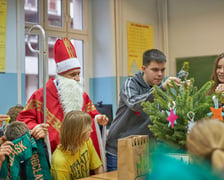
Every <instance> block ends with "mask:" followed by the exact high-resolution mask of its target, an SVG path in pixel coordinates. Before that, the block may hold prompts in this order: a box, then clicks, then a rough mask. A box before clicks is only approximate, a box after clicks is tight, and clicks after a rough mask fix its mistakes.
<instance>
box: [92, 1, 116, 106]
mask: <svg viewBox="0 0 224 180" xmlns="http://www.w3.org/2000/svg"><path fill="white" fill-rule="evenodd" d="M89 7H90V8H89V9H90V11H89V28H90V31H89V32H90V36H89V41H90V43H89V44H90V51H89V52H90V56H89V57H90V59H91V60H90V62H91V63H90V67H91V68H89V69H91V70H90V79H89V86H90V88H89V89H90V93H89V94H90V97H91V99H92V101H93V103H94V104H97V102H100V101H103V104H112V105H113V109H116V104H117V102H116V97H117V94H116V59H115V32H114V30H115V28H114V26H115V24H114V23H115V22H114V1H111V0H94V1H89Z"/></svg>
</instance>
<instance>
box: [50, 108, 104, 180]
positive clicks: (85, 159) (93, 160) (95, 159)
mask: <svg viewBox="0 0 224 180" xmlns="http://www.w3.org/2000/svg"><path fill="white" fill-rule="evenodd" d="M91 126H92V118H91V117H90V115H89V114H87V113H85V112H81V111H70V112H68V113H67V114H66V116H65V118H64V121H63V123H62V126H61V129H60V144H59V145H58V147H57V149H56V150H55V152H54V153H53V156H52V161H51V174H52V178H53V179H67V180H68V179H78V178H83V177H87V176H89V175H90V170H93V171H94V173H95V174H99V173H102V172H103V166H102V162H101V160H100V158H99V156H98V155H97V153H96V150H95V148H94V146H93V144H92V140H91V139H90V135H91V132H92V128H91Z"/></svg>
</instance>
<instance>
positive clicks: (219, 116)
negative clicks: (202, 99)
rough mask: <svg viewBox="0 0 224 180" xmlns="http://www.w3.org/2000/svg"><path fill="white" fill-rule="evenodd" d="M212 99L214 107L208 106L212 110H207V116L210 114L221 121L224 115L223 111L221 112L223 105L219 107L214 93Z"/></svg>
mask: <svg viewBox="0 0 224 180" xmlns="http://www.w3.org/2000/svg"><path fill="white" fill-rule="evenodd" d="M212 99H213V102H214V105H215V108H213V107H210V109H211V111H212V112H209V113H208V116H212V118H213V119H219V120H221V121H223V115H224V113H223V112H222V109H223V107H220V108H219V100H218V98H217V97H216V96H215V95H214V96H213V97H212Z"/></svg>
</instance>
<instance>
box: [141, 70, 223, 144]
mask: <svg viewBox="0 0 224 180" xmlns="http://www.w3.org/2000/svg"><path fill="white" fill-rule="evenodd" d="M186 67H187V66H186ZM185 69H187V68H185ZM181 73H182V72H181ZM181 73H180V74H181ZM183 74H184V73H183ZM187 75H188V73H185V75H183V76H182V77H183V78H182V82H181V87H179V86H177V85H176V83H175V81H171V83H170V84H168V85H167V88H166V91H164V90H163V89H162V88H160V87H159V86H157V85H154V86H153V95H154V100H153V102H151V101H145V102H142V104H141V105H142V107H143V111H144V112H145V113H146V114H148V115H149V118H150V120H151V122H152V123H150V124H149V125H148V127H149V129H150V131H151V132H152V133H153V134H154V136H155V138H156V139H157V140H159V141H163V142H166V143H168V144H175V145H176V146H179V147H181V148H186V135H187V133H188V131H189V130H190V128H191V127H192V125H193V122H195V121H197V120H200V119H202V118H205V117H208V115H207V113H209V112H211V109H210V107H213V104H214V103H213V100H212V96H213V95H216V97H217V98H218V100H219V102H222V100H223V99H224V96H222V95H221V94H218V93H213V94H209V92H210V91H211V89H212V87H213V86H214V84H215V82H214V81H212V80H210V81H207V82H206V83H205V84H203V85H202V87H200V89H198V87H196V86H194V78H193V77H192V78H190V79H187ZM179 76H180V75H179ZM180 77H181V76H180ZM185 77H186V78H185ZM174 102H175V108H171V107H169V104H170V105H173V104H174ZM171 110H172V111H171ZM193 113H194V114H193ZM167 115H168V118H167ZM175 116H177V117H178V118H177V119H175V118H176V117H175ZM172 122H173V126H172ZM175 122H176V124H175ZM168 124H170V126H171V127H172V128H170V126H168ZM174 124H175V125H174Z"/></svg>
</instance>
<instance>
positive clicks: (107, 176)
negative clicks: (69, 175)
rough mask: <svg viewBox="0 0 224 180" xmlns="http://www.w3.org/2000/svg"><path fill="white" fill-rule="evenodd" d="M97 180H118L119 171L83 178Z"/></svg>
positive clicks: (84, 179)
mask: <svg viewBox="0 0 224 180" xmlns="http://www.w3.org/2000/svg"><path fill="white" fill-rule="evenodd" d="M94 179H95V180H97V179H108V180H117V171H111V172H106V173H102V174H97V175H93V176H89V177H86V178H82V180H94Z"/></svg>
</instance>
